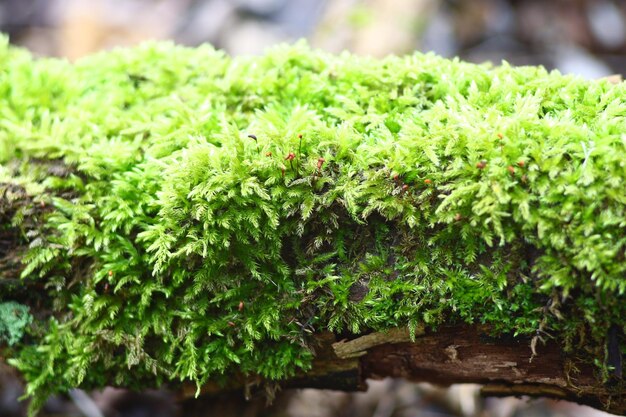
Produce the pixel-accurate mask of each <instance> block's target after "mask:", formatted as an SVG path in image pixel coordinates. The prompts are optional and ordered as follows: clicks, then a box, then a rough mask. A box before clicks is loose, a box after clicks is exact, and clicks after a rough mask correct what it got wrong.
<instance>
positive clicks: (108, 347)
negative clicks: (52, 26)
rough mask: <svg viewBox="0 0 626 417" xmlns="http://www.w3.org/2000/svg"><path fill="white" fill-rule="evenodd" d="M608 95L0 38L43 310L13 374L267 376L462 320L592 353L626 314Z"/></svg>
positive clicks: (545, 82) (129, 382)
mask: <svg viewBox="0 0 626 417" xmlns="http://www.w3.org/2000/svg"><path fill="white" fill-rule="evenodd" d="M5 43H6V41H5ZM625 97H626V85H624V84H620V85H618V86H613V85H610V84H609V83H608V82H603V81H600V82H590V81H584V80H581V79H578V78H574V77H567V76H562V75H560V74H558V73H548V72H546V71H545V70H544V69H542V68H535V67H527V68H511V67H510V66H508V65H502V66H500V67H496V68H492V67H489V66H477V65H473V64H467V63H463V62H459V61H450V60H445V59H442V58H439V57H436V56H434V55H422V54H415V55H412V56H407V57H402V58H398V57H389V58H386V59H384V60H373V59H367V58H359V57H355V56H351V55H347V54H345V55H341V56H334V55H329V54H325V53H322V52H319V51H312V50H311V49H309V48H308V47H307V46H306V45H303V44H298V45H296V46H289V47H278V48H275V49H273V50H271V51H270V52H268V53H267V54H266V55H265V56H262V57H241V58H234V59H233V58H229V57H228V56H225V55H224V54H223V53H221V52H218V51H215V50H213V49H212V48H211V47H208V46H203V47H200V48H197V49H190V48H183V47H177V46H174V45H171V44H166V43H165V44H164V43H160V44H148V45H144V46H141V47H138V48H135V49H130V50H116V51H113V52H107V53H102V54H98V55H95V56H92V57H89V58H86V59H83V60H81V61H79V62H77V63H75V64H70V63H67V62H65V61H61V60H56V59H46V60H43V59H40V60H33V59H32V58H31V57H30V56H29V55H28V54H27V53H25V52H24V51H21V50H16V49H13V48H9V47H7V46H6V45H3V46H2V47H0V98H1V100H2V101H0V163H1V164H2V165H1V166H0V186H1V185H2V184H5V185H6V184H10V185H13V186H15V185H20V186H21V187H24V188H25V189H26V190H27V191H28V194H29V200H28V204H26V207H29V209H30V211H28V213H30V214H29V215H24V213H25V210H26V209H24V208H20V209H16V210H14V211H15V215H14V217H13V219H12V221H11V222H12V223H11V226H10V227H11V228H12V230H19V232H20V233H22V236H23V239H24V241H25V242H27V243H28V245H29V249H28V251H26V252H25V255H24V256H23V259H22V262H23V270H22V271H21V274H22V277H23V279H24V285H31V283H32V284H33V285H35V284H37V283H44V284H45V286H46V288H47V289H48V298H47V299H46V300H45V302H47V303H48V304H49V305H50V306H51V311H52V316H51V317H44V318H40V320H39V323H40V327H39V328H34V329H33V331H32V339H33V341H32V342H31V343H29V344H24V345H20V346H19V349H16V350H15V352H14V353H15V357H16V358H17V359H16V360H15V361H14V364H15V365H16V366H17V367H18V368H19V369H20V370H21V371H22V372H23V373H24V375H25V376H26V378H27V379H28V381H29V383H30V385H29V390H28V393H29V394H31V395H35V396H36V397H37V399H38V400H41V399H42V398H45V395H46V394H48V393H50V392H54V391H57V390H62V389H66V388H69V387H73V386H78V385H82V386H102V385H104V384H109V383H118V384H121V383H123V384H124V385H126V386H133V385H135V386H151V385H155V384H158V383H159V382H160V381H165V380H168V381H176V380H181V381H188V380H191V381H195V382H197V384H198V385H201V384H203V383H204V382H205V381H207V380H209V379H212V380H223V379H227V378H229V377H230V376H231V375H233V373H234V372H238V373H242V374H244V375H250V376H256V375H261V376H263V377H265V378H267V379H270V380H271V379H280V378H284V377H286V376H289V375H291V374H293V373H294V372H296V371H297V370H298V369H300V368H304V369H307V368H308V367H309V366H310V361H311V358H312V356H313V354H312V350H311V349H310V348H309V345H308V342H309V338H310V333H311V332H316V331H322V330H327V329H330V330H332V331H335V332H343V333H349V332H352V333H357V332H363V331H369V330H380V329H385V328H389V327H394V326H407V325H408V326H415V325H416V324H417V323H426V324H427V325H429V326H432V327H436V326H438V325H440V324H443V323H459V322H467V323H488V324H491V325H492V326H493V328H494V332H511V333H515V334H521V335H535V334H539V335H540V336H541V337H543V338H547V337H553V338H557V339H559V340H561V341H562V343H563V345H564V347H565V348H567V349H580V350H581V351H582V352H584V355H587V358H588V359H589V360H590V361H593V360H594V359H596V360H597V363H604V355H605V353H604V352H605V349H604V343H605V336H606V331H607V329H608V327H609V326H610V325H611V324H612V323H613V324H618V325H619V326H624V324H625V323H624V321H623V317H626V306H625V304H626V303H624V296H623V294H624V291H625V290H626V262H625V259H624V257H625V255H624V253H625V249H626V232H625V230H626V210H625V208H626V187H625V186H624V182H625V180H626V158H625V155H626V119H625V116H626V102H625V100H624V98H625ZM248 135H254V137H249V136H248ZM299 135H302V137H301V138H299ZM290 154H291V156H289V155H290ZM2 195H3V194H2V193H0V197H2ZM10 204H11V202H10V201H9V200H7V199H6V198H5V199H4V200H2V199H0V206H2V205H5V206H8V205H10ZM20 207H22V206H20ZM5 211H6V210H5ZM0 213H1V211H0ZM29 218H30V219H31V221H30V222H27V221H26V220H27V219H29ZM0 277H1V276H0ZM2 288H4V287H0V290H2V291H5V292H6V290H4V289H2ZM10 295H11V293H10V291H9V292H8V294H3V296H10ZM584 355H583V356H584Z"/></svg>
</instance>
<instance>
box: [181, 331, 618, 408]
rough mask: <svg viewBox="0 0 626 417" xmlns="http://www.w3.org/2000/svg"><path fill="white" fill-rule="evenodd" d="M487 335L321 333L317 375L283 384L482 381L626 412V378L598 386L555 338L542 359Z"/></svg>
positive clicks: (498, 390)
mask: <svg viewBox="0 0 626 417" xmlns="http://www.w3.org/2000/svg"><path fill="white" fill-rule="evenodd" d="M488 330H489V328H488V327H486V326H450V327H442V328H439V329H438V330H437V331H436V332H432V331H428V330H425V329H424V328H418V329H417V331H416V334H415V339H414V341H411V337H410V335H409V332H408V330H407V329H392V330H389V331H388V332H382V333H373V334H368V335H363V336H359V337H356V338H354V339H351V340H346V339H342V340H338V339H337V337H336V336H335V335H333V334H331V333H325V334H320V335H318V336H317V342H318V348H317V349H316V359H315V361H314V363H313V368H312V369H311V371H310V372H308V373H306V374H303V375H299V376H297V377H295V378H293V379H290V380H288V381H284V382H283V383H282V384H281V385H282V386H283V387H284V388H324V389H336V390H342V391H364V390H366V389H367V382H366V380H367V379H382V378H386V377H393V378H404V379H407V380H409V381H414V382H430V383H434V384H438V385H444V386H447V385H450V384H455V383H478V384H482V385H483V388H482V394H483V395H486V396H499V397H502V396H521V395H527V396H531V397H549V398H555V399H562V400H568V401H573V402H577V403H579V404H584V405H588V406H591V407H594V408H597V409H601V410H604V411H608V412H610V413H614V414H620V415H621V414H626V394H625V392H624V389H623V382H622V381H619V382H616V381H613V382H612V383H610V384H606V385H601V384H599V383H598V379H597V376H596V375H595V374H594V373H595V372H596V370H595V369H594V368H593V367H592V366H590V365H588V364H587V365H585V364H583V363H582V362H581V361H580V360H578V359H577V358H576V357H575V356H573V355H570V354H568V353H567V352H564V351H563V350H562V348H561V346H560V345H559V344H558V343H557V342H556V341H554V342H547V343H546V344H542V343H538V344H537V346H536V349H535V351H536V355H535V354H533V351H532V349H531V341H532V339H529V338H515V337H506V336H504V337H498V338H493V337H490V336H489V335H488V334H489V332H488ZM260 382H261V381H260V380H250V379H245V378H243V377H242V378H240V379H237V380H233V381H232V383H231V384H230V386H228V387H218V386H217V385H207V386H205V387H204V388H203V390H202V393H203V394H209V395H215V394H218V393H220V392H223V391H226V390H229V389H236V388H239V389H241V387H243V386H246V385H247V386H248V387H250V386H254V385H258V384H259V383H260ZM195 390H196V389H195V386H186V387H184V388H183V389H182V390H181V392H180V394H181V397H182V398H191V397H193V396H194V395H195Z"/></svg>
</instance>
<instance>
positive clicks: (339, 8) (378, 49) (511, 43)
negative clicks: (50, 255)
mask: <svg viewBox="0 0 626 417" xmlns="http://www.w3.org/2000/svg"><path fill="white" fill-rule="evenodd" d="M0 31H2V32H4V33H8V34H9V36H10V40H11V42H12V43H14V44H17V45H22V46H24V47H26V48H28V49H30V50H31V51H32V52H33V53H35V54H36V55H39V56H60V57H66V58H68V59H70V60H75V59H78V58H80V57H81V56H84V55H86V54H89V53H92V52H95V51H100V50H103V49H109V48H112V47H115V46H128V45H134V44H137V43H139V42H141V41H144V40H148V39H172V40H175V41H176V42H178V43H182V44H186V45H198V44H200V43H204V42H209V43H211V44H213V45H214V46H216V47H218V48H221V49H224V50H226V51H227V52H229V53H230V54H233V55H239V54H259V53H262V52H263V50H264V49H265V48H267V47H268V46H271V45H273V44H276V43H280V42H292V41H295V40H297V39H300V38H307V39H308V40H309V42H310V43H311V44H312V45H313V46H315V47H318V48H322V49H325V50H328V51H332V52H340V51H343V50H350V51H352V52H355V53H357V54H365V55H372V56H377V57H381V56H385V55H388V54H392V53H393V54H404V53H410V52H411V51H414V50H420V51H434V52H436V53H437V54H439V55H442V56H446V57H453V56H459V57H461V58H462V59H464V60H467V61H472V62H485V61H491V62H493V63H494V64H498V63H500V62H501V61H502V60H506V61H509V62H510V63H512V64H516V65H544V66H545V67H547V68H549V69H555V68H556V69H559V70H560V71H561V72H563V73H572V74H578V75H581V76H583V77H586V78H600V77H604V76H608V75H612V74H624V73H626V1H624V0H550V1H547V0H0ZM0 64H1V63H0ZM3 371H4V372H3ZM21 392H22V387H21V385H20V382H19V381H18V380H17V379H16V378H15V377H12V376H10V374H9V373H8V372H6V370H3V369H1V368H0V416H2V417H13V416H23V415H24V408H25V407H24V404H23V403H20V402H18V401H17V398H18V397H19V396H20V395H21ZM42 415H45V416H68V417H69V416H77V417H78V416H84V417H102V416H105V417H175V416H189V417H205V416H206V417H208V416H220V417H231V416H232V417H239V416H249V417H255V416H267V417H279V416H280V417H283V416H284V417H331V416H332V417H335V416H346V417H347V416H356V417H366V416H367V417H370V416H371V417H446V416H463V417H469V416H481V417H521V416H526V417H547V416H572V417H574V416H576V417H579V416H580V417H599V416H607V415H608V414H605V413H601V412H599V411H596V410H592V409H590V408H587V407H581V406H577V405H575V404H571V403H565V402H554V401H549V400H532V401H531V400H529V399H525V398H521V399H516V398H506V399H493V398H491V399H484V398H481V397H480V396H479V387H478V386H475V385H458V386H453V387H451V388H449V389H443V388H437V387H433V386H430V385H426V384H410V383H406V382H403V381H398V380H385V381H372V382H371V383H370V390H369V391H368V392H367V393H358V394H350V393H339V392H330V391H316V390H299V391H284V392H281V393H279V395H278V397H277V400H276V401H275V402H274V404H273V405H272V406H271V407H269V408H267V407H266V406H265V401H264V399H263V398H256V399H253V400H252V401H250V402H245V401H243V399H242V397H241V393H236V394H233V397H232V398H226V399H224V398H221V399H220V400H219V401H216V400H212V399H210V398H209V399H205V400H202V401H196V402H189V403H176V401H175V399H174V397H173V394H172V393H170V392H168V391H167V390H162V391H156V392H155V391H151V392H144V393H130V392H126V391H123V390H116V389H106V390H104V391H103V392H94V393H85V392H83V391H78V390H77V391H73V392H71V393H70V395H68V396H66V397H58V398H52V399H51V400H50V401H49V403H48V405H47V406H46V409H45V412H44V413H43V414H42Z"/></svg>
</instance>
